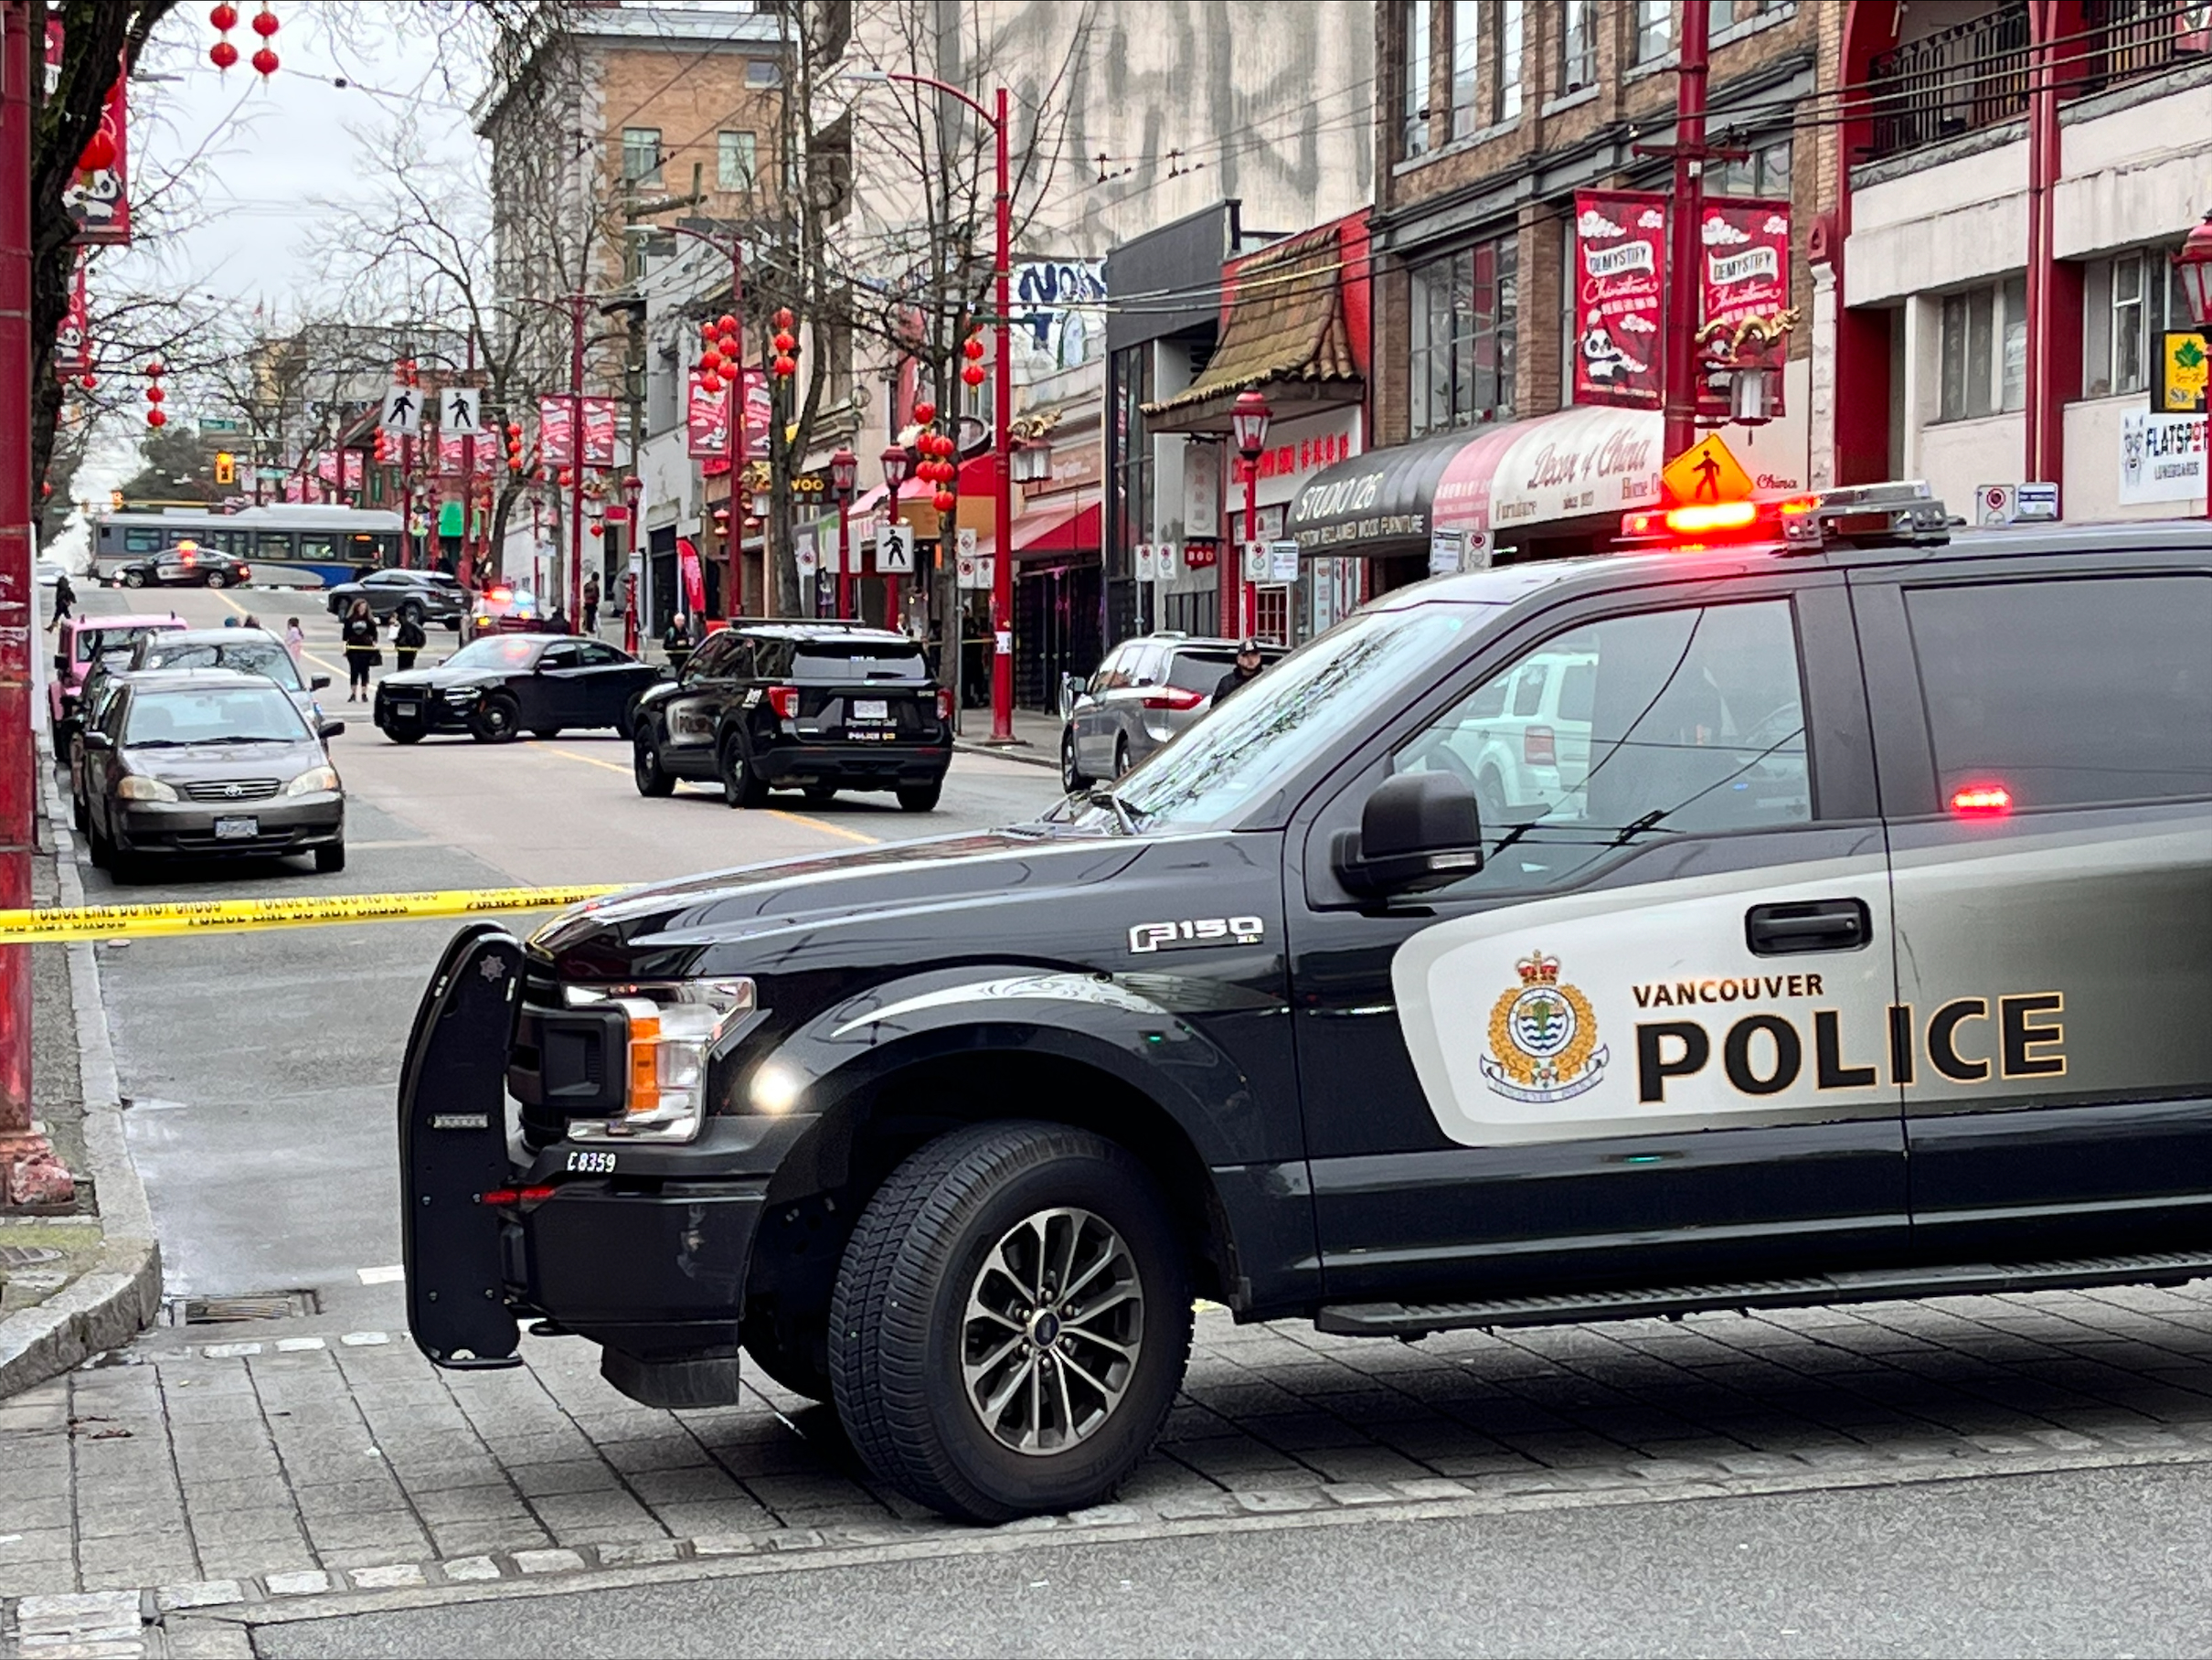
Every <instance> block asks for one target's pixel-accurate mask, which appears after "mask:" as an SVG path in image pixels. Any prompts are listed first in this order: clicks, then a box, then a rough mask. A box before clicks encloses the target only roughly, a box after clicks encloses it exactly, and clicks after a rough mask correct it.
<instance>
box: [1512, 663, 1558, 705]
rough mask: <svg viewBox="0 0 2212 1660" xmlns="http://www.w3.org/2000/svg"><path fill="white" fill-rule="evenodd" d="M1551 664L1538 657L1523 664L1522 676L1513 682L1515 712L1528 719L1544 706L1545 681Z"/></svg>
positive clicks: (1549, 673)
mask: <svg viewBox="0 0 2212 1660" xmlns="http://www.w3.org/2000/svg"><path fill="white" fill-rule="evenodd" d="M1550 675H1551V665H1550V664H1548V663H1547V662H1546V661H1545V660H1544V659H1543V658H1541V657H1538V658H1537V659H1536V660H1535V661H1533V662H1530V663H1525V664H1523V665H1521V677H1520V678H1519V679H1518V680H1515V682H1514V683H1513V712H1514V713H1515V715H1516V716H1518V717H1520V718H1522V719H1524V720H1526V718H1528V717H1529V716H1531V715H1533V714H1535V713H1536V712H1537V710H1538V709H1540V708H1543V707H1544V682H1545V681H1546V680H1547V679H1548V678H1549V677H1550Z"/></svg>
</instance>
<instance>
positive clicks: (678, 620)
mask: <svg viewBox="0 0 2212 1660" xmlns="http://www.w3.org/2000/svg"><path fill="white" fill-rule="evenodd" d="M661 649H662V650H663V651H665V652H666V653H667V654H668V672H669V673H670V674H671V675H674V676H677V677H678V678H681V677H682V676H683V673H684V663H685V660H686V658H688V657H689V656H690V655H691V630H690V629H689V628H688V627H687V626H686V624H685V621H684V613H683V612H676V614H675V616H673V617H671V618H669V619H668V631H667V632H666V633H664V634H663V635H662V636H661Z"/></svg>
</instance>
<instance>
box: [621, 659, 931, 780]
mask: <svg viewBox="0 0 2212 1660" xmlns="http://www.w3.org/2000/svg"><path fill="white" fill-rule="evenodd" d="M630 741H631V744H632V746H633V754H632V761H633V771H634V774H635V776H636V779H637V791H638V793H639V794H640V795H666V794H668V793H670V792H672V791H673V790H675V784H676V780H677V779H679V778H690V779H697V780H698V781H700V782H708V783H711V782H719V783H720V784H721V786H722V799H723V800H724V801H726V802H728V803H729V804H730V805H731V806H733V807H764V806H766V805H767V804H768V793H769V791H770V790H771V789H787V790H803V791H804V792H805V793H806V799H807V800H808V801H810V802H817V803H819V802H825V801H827V800H829V798H830V797H831V796H833V795H835V794H836V793H837V792H838V791H840V790H891V791H895V792H897V793H898V796H899V805H900V806H901V807H904V808H905V809H907V811H908V812H909V813H927V812H929V811H930V810H931V808H932V807H934V806H936V805H937V797H938V794H939V793H940V792H941V791H942V789H943V788H944V782H945V769H946V768H947V767H949V766H950V765H952V693H951V692H950V691H948V690H946V689H945V688H943V687H941V686H939V685H938V684H937V683H936V681H935V680H933V679H932V678H931V675H930V665H929V659H928V658H927V657H926V656H924V655H923V654H922V649H921V646H920V644H918V643H917V642H915V641H913V640H911V639H909V638H908V637H907V636H906V635H905V634H901V633H892V632H890V631H889V630H887V629H880V628H859V627H856V626H854V625H852V624H850V623H845V622H752V623H745V622H740V623H735V624H732V625H731V626H730V627H728V628H726V629H722V630H720V631H718V633H712V634H709V635H708V636H707V641H706V644H703V645H701V646H700V647H699V648H698V650H697V651H695V652H693V653H692V654H691V655H690V657H689V658H688V659H687V660H686V663H685V665H684V672H683V674H682V676H679V677H678V678H677V679H676V680H675V681H673V682H671V683H669V684H667V685H664V686H654V688H653V689H652V690H651V691H649V692H647V693H646V694H645V696H644V697H643V698H641V699H640V700H639V702H638V708H637V718H636V720H635V721H634V723H633V725H632V728H631V732H630Z"/></svg>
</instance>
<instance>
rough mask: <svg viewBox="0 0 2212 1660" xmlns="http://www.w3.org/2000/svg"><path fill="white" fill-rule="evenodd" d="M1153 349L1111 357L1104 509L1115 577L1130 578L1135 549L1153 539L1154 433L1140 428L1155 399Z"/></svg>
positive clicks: (1133, 349)
mask: <svg viewBox="0 0 2212 1660" xmlns="http://www.w3.org/2000/svg"><path fill="white" fill-rule="evenodd" d="M1152 350H1153V348H1152V346H1151V345H1150V344H1149V343H1148V344H1145V345H1143V346H1127V347H1125V348H1123V349H1122V350H1121V351H1118V352H1116V353H1115V354H1114V355H1113V385H1114V391H1115V401H1114V409H1113V426H1114V431H1113V442H1112V446H1111V453H1112V459H1113V478H1112V485H1113V488H1112V491H1111V496H1110V499H1109V502H1108V506H1109V508H1110V509H1111V513H1110V517H1111V525H1110V527H1109V534H1110V536H1111V542H1112V548H1113V559H1112V560H1111V564H1112V567H1113V574H1114V575H1116V576H1122V577H1126V576H1128V575H1130V574H1132V573H1133V569H1134V564H1135V558H1134V549H1135V547H1136V544H1137V543H1139V542H1143V541H1149V540H1151V539H1152V495H1153V466H1152V434H1151V433H1150V432H1149V431H1146V430H1145V424H1144V406H1145V404H1147V403H1149V402H1150V401H1151V400H1152V396H1153V390H1152V385H1153V377H1152Z"/></svg>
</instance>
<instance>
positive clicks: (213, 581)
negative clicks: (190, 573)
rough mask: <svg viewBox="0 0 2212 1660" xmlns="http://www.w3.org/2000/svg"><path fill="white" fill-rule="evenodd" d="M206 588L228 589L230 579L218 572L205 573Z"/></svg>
mask: <svg viewBox="0 0 2212 1660" xmlns="http://www.w3.org/2000/svg"><path fill="white" fill-rule="evenodd" d="M207 586H208V587H210V588H228V587H229V586H230V579H229V577H227V576H225V575H224V574H223V573H222V572H221V571H219V570H210V571H209V572H208V573H207Z"/></svg>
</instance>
